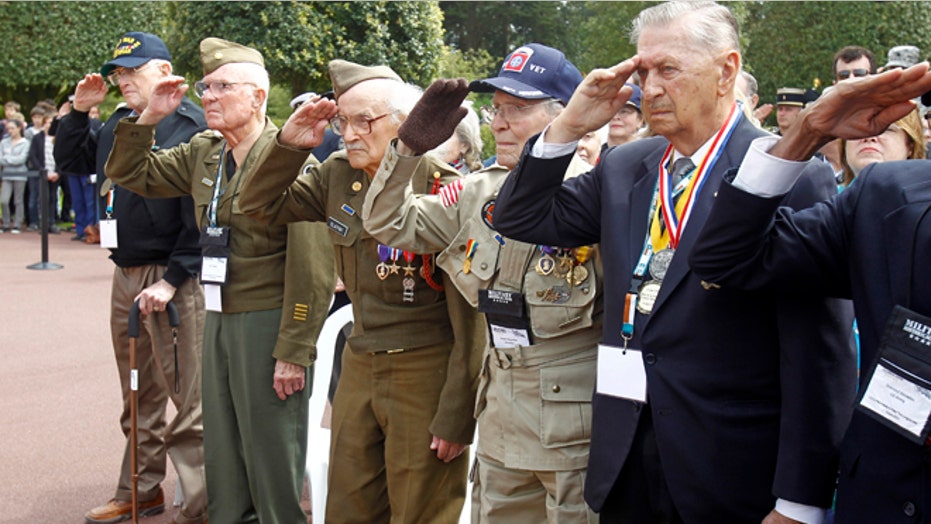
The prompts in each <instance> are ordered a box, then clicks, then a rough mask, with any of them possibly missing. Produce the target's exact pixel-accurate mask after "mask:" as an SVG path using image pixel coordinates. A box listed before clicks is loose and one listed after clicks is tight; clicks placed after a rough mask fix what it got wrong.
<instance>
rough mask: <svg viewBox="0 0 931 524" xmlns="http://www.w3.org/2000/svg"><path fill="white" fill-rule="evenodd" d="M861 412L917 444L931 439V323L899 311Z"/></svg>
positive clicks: (889, 325)
mask: <svg viewBox="0 0 931 524" xmlns="http://www.w3.org/2000/svg"><path fill="white" fill-rule="evenodd" d="M858 408H859V409H860V410H862V411H864V412H865V413H866V414H867V415H870V416H871V417H873V418H874V419H876V420H877V421H878V422H880V423H882V424H883V425H885V426H887V427H889V428H890V429H892V430H894V431H896V432H897V433H899V434H901V435H903V436H904V437H906V438H908V439H909V440H911V441H913V442H915V443H917V444H925V443H926V442H927V441H928V435H929V433H931V318H928V317H924V316H922V315H919V314H918V313H915V312H914V311H910V310H908V309H906V308H904V307H901V306H896V307H895V309H893V311H892V315H891V316H890V317H889V321H888V322H887V323H886V329H885V331H884V333H883V338H882V340H881V341H880V343H879V357H878V358H877V360H876V362H875V363H874V364H873V369H872V370H871V372H870V375H869V381H868V382H867V385H866V388H864V390H863V395H862V396H861V398H860V403H859V406H858Z"/></svg>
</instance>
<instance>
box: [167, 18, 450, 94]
mask: <svg viewBox="0 0 931 524" xmlns="http://www.w3.org/2000/svg"><path fill="white" fill-rule="evenodd" d="M168 18H169V20H171V25H170V29H169V34H170V37H171V41H172V43H173V45H174V47H175V48H177V49H178V51H177V53H176V58H175V59H176V61H177V62H178V63H180V64H182V65H183V67H184V68H185V69H187V70H192V71H199V69H200V57H199V54H198V44H199V42H200V41H201V40H202V39H204V38H206V37H209V36H217V37H221V38H225V39H227V40H232V41H235V42H238V43H241V44H244V45H248V46H251V47H255V48H256V49H258V50H259V51H261V52H262V54H263V55H264V57H265V65H266V67H267V68H268V70H269V74H270V75H271V77H272V81H273V82H275V83H280V84H282V85H284V86H287V88H288V89H289V90H290V92H291V94H292V96H293V95H297V94H300V93H302V92H304V91H308V90H312V91H317V92H321V91H326V90H329V89H330V81H329V76H328V74H327V64H328V62H329V61H330V60H331V59H333V58H343V59H346V60H351V61H354V62H359V63H363V64H387V65H390V66H391V67H392V68H393V69H394V70H395V71H396V72H397V73H398V74H399V75H400V76H401V77H402V78H404V79H405V80H407V81H410V82H413V83H416V84H420V85H426V84H427V83H429V81H430V80H432V79H433V78H434V77H435V75H436V72H437V67H438V58H439V56H440V53H441V47H442V24H441V19H442V14H441V12H440V11H439V8H438V7H437V4H436V3H435V2H179V3H172V4H170V5H169V7H168Z"/></svg>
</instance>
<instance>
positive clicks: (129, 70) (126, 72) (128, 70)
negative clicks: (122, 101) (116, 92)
mask: <svg viewBox="0 0 931 524" xmlns="http://www.w3.org/2000/svg"><path fill="white" fill-rule="evenodd" d="M150 65H152V62H146V63H144V64H142V65H141V66H136V67H117V68H116V69H114V70H113V72H112V73H110V74H109V75H107V80H109V81H110V84H111V85H114V86H119V85H120V79H121V78H122V77H124V76H126V77H132V76H135V75H136V73H138V72H140V71H142V70H143V69H145V68H147V67H149V66H150Z"/></svg>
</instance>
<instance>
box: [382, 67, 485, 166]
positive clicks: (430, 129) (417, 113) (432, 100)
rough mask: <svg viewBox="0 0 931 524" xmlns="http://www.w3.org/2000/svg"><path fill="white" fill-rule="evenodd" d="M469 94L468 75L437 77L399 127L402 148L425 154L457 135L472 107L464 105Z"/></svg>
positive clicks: (402, 151)
mask: <svg viewBox="0 0 931 524" xmlns="http://www.w3.org/2000/svg"><path fill="white" fill-rule="evenodd" d="M468 94H469V84H468V82H466V80H465V78H457V79H444V78H440V79H439V80H434V81H433V83H432V84H430V87H428V88H427V90H426V91H425V92H424V94H423V96H422V97H420V100H419V101H418V102H417V105H415V106H414V109H412V110H411V112H410V114H409V115H407V118H406V119H405V120H404V123H402V124H401V127H399V128H398V138H399V139H400V141H401V144H399V145H398V152H400V153H401V154H405V155H409V154H411V153H413V154H418V155H422V154H424V153H426V152H427V151H430V150H431V149H435V148H436V147H437V146H439V145H440V144H442V143H443V142H445V141H446V140H447V139H448V138H449V137H451V136H453V133H455V132H456V126H457V125H459V121H460V120H462V119H463V118H465V116H466V114H467V113H468V111H469V110H468V109H466V108H464V107H462V101H463V100H465V97H466V96H467V95H468ZM404 146H407V148H406V149H405V148H404Z"/></svg>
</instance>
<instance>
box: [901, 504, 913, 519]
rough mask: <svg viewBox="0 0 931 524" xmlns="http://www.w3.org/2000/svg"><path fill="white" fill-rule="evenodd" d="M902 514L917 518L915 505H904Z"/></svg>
mask: <svg viewBox="0 0 931 524" xmlns="http://www.w3.org/2000/svg"><path fill="white" fill-rule="evenodd" d="M902 512H903V513H905V516H906V517H914V516H915V505H914V504H912V503H911V502H906V503H905V504H903V505H902Z"/></svg>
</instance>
